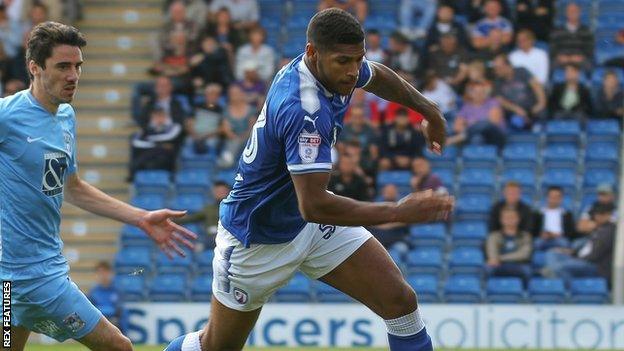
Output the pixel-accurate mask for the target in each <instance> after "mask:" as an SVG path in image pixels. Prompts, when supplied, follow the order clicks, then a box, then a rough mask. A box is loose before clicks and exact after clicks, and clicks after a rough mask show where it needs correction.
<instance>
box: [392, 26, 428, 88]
mask: <svg viewBox="0 0 624 351" xmlns="http://www.w3.org/2000/svg"><path fill="white" fill-rule="evenodd" d="M419 62H420V58H419V57H418V53H416V51H414V48H412V45H411V43H410V42H409V39H408V38H407V37H406V36H405V35H403V34H402V33H401V32H394V33H392V35H391V36H390V50H389V53H388V62H387V65H388V67H390V68H392V69H393V70H395V71H403V72H407V73H408V74H410V75H413V74H414V73H415V72H416V69H417V68H418V63H419ZM410 80H411V79H410Z"/></svg>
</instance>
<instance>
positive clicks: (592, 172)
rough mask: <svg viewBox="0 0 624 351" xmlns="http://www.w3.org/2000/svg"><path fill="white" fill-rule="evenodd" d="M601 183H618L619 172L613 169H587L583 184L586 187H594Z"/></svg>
mask: <svg viewBox="0 0 624 351" xmlns="http://www.w3.org/2000/svg"><path fill="white" fill-rule="evenodd" d="M601 183H608V184H616V183H617V174H616V173H615V172H614V171H613V170H611V169H600V168H596V169H594V168H592V169H588V170H587V171H585V177H584V180H583V186H584V187H585V188H591V189H593V188H595V187H597V186H598V184H601Z"/></svg>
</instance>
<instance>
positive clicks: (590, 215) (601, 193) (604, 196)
mask: <svg viewBox="0 0 624 351" xmlns="http://www.w3.org/2000/svg"><path fill="white" fill-rule="evenodd" d="M596 192H597V193H598V198H597V199H596V201H595V202H594V203H593V204H591V205H590V206H589V207H588V208H584V209H583V212H582V213H581V218H580V219H579V221H578V223H577V224H576V230H577V232H579V234H589V233H591V231H592V230H594V229H596V226H597V224H596V221H595V219H594V214H595V213H596V209H597V208H598V206H602V205H604V207H605V208H610V209H611V221H613V222H616V221H617V207H616V205H615V194H614V192H613V186H611V184H608V183H602V184H599V185H598V187H597V188H596Z"/></svg>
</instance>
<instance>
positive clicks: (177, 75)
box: [149, 31, 191, 90]
mask: <svg viewBox="0 0 624 351" xmlns="http://www.w3.org/2000/svg"><path fill="white" fill-rule="evenodd" d="M190 55H191V50H190V47H189V44H188V40H187V38H186V33H184V32H183V31H175V32H172V33H171V34H170V37H169V45H167V47H166V49H165V50H164V51H163V55H162V56H161V58H160V61H158V62H156V63H155V64H154V65H153V66H152V68H151V69H150V71H149V72H150V73H151V74H153V75H156V76H159V75H165V76H167V77H170V78H171V79H172V80H173V81H174V82H175V83H174V85H175V86H177V87H182V88H183V90H186V87H187V86H188V84H189V82H190V81H189V77H190V75H189V73H190V66H189V58H190Z"/></svg>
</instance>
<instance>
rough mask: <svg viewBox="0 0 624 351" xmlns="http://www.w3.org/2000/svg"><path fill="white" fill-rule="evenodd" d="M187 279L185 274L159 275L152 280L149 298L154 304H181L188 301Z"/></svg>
mask: <svg viewBox="0 0 624 351" xmlns="http://www.w3.org/2000/svg"><path fill="white" fill-rule="evenodd" d="M186 285H187V279H186V276H185V275H183V274H159V275H157V276H155V277H154V279H152V284H151V287H150V289H149V295H150V296H149V298H150V300H151V301H154V302H181V301H185V300H186V299H187V297H186V294H187V291H188V289H187V286H186Z"/></svg>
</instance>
